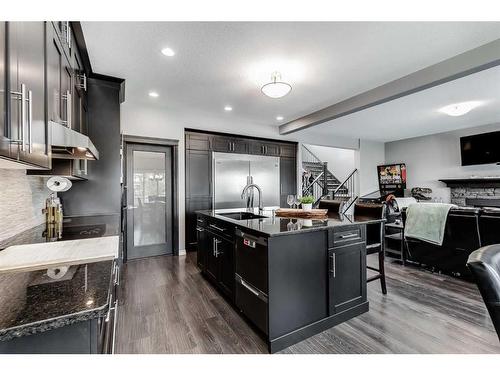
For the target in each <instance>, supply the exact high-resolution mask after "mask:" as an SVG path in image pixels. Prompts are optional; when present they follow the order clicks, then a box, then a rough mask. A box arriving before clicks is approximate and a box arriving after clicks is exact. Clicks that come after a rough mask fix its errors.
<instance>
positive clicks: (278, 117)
mask: <svg viewBox="0 0 500 375" xmlns="http://www.w3.org/2000/svg"><path fill="white" fill-rule="evenodd" d="M283 118H284V117H283V116H276V120H278V121H282V120H283Z"/></svg>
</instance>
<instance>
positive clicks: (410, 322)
mask: <svg viewBox="0 0 500 375" xmlns="http://www.w3.org/2000/svg"><path fill="white" fill-rule="evenodd" d="M375 262H376V260H375V258H372V257H369V263H375ZM386 272H387V288H388V294H387V295H385V296H384V295H383V294H382V293H381V290H380V283H379V282H376V281H375V282H372V283H369V284H368V299H369V301H370V311H369V312H367V313H365V314H363V315H361V316H359V317H357V318H354V319H351V320H350V321H348V322H346V323H342V324H340V325H338V326H336V327H333V328H331V329H329V330H327V331H325V332H322V333H320V334H318V335H316V336H313V337H311V338H309V339H307V340H305V341H302V342H300V343H298V344H295V345H293V346H291V347H289V348H287V349H285V350H283V351H282V353H500V343H499V342H498V338H497V336H496V333H495V331H494V328H493V325H492V323H491V320H490V318H489V316H488V313H487V311H486V308H485V307H484V304H483V302H482V300H481V296H480V295H479V292H478V291H477V289H476V286H475V285H474V284H471V283H468V282H465V281H462V280H458V279H455V278H452V277H448V276H443V275H438V274H432V273H429V272H427V271H423V270H421V269H418V268H414V267H411V266H407V267H402V266H401V265H399V264H397V263H393V262H391V261H390V260H389V261H388V262H387V265H386ZM122 288H123V289H122V296H121V303H120V306H119V311H118V315H119V318H118V332H117V347H116V351H117V352H118V353H267V348H266V345H265V343H264V341H263V340H262V339H261V338H260V336H258V335H257V334H256V333H255V332H254V331H253V329H252V328H250V327H249V326H248V324H247V323H246V321H245V320H244V319H243V318H242V317H241V316H240V315H239V314H238V313H236V312H235V311H234V310H233V308H232V307H231V306H230V305H229V304H228V302H226V301H225V300H224V298H222V297H221V296H220V295H219V294H218V293H217V292H216V291H215V290H214V288H213V287H212V286H211V285H210V284H209V283H208V282H207V281H206V280H205V279H204V278H203V277H202V276H201V274H200V272H199V270H198V268H197V267H196V254H194V253H188V255H187V256H185V257H155V258H146V259H141V260H135V261H131V262H129V263H127V264H126V265H125V266H124V271H123V282H122Z"/></svg>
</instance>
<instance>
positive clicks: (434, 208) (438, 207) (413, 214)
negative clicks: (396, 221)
mask: <svg viewBox="0 0 500 375" xmlns="http://www.w3.org/2000/svg"><path fill="white" fill-rule="evenodd" d="M453 207H456V206H455V205H453V204H446V203H414V204H410V205H409V206H408V208H407V209H406V223H405V238H416V239H419V240H422V241H426V242H430V243H433V244H436V245H442V244H443V238H444V229H445V227H446V219H447V218H448V212H449V211H450V209H451V208H453Z"/></svg>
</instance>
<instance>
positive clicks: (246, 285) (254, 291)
mask: <svg viewBox="0 0 500 375" xmlns="http://www.w3.org/2000/svg"><path fill="white" fill-rule="evenodd" d="M241 285H243V286H244V287H245V288H246V289H248V290H249V291H250V292H252V293H253V294H255V295H256V296H258V295H259V292H258V291H257V290H256V289H254V288H252V287H251V286H250V285H248V284H247V283H246V282H245V280H243V279H241Z"/></svg>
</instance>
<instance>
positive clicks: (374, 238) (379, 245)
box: [354, 203, 387, 294]
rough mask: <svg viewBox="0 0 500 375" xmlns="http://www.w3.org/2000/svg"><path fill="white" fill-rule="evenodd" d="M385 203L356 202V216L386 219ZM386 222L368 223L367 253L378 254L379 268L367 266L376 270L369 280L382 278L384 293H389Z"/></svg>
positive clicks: (381, 283) (381, 284)
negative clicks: (386, 265) (385, 237)
mask: <svg viewBox="0 0 500 375" xmlns="http://www.w3.org/2000/svg"><path fill="white" fill-rule="evenodd" d="M385 210H386V207H385V204H371V203H370V204H368V203H356V204H355V205H354V218H355V219H356V217H358V218H363V219H365V220H366V219H367V218H370V219H384V218H385ZM384 242H385V241H384V222H381V223H375V224H367V225H366V255H370V254H378V265H379V267H378V268H375V267H371V266H366V268H368V269H369V270H371V271H375V272H376V275H374V276H371V277H369V278H367V280H366V281H367V282H370V281H374V280H380V286H381V288H382V293H383V294H387V286H386V283H385V265H384V260H385V244H384Z"/></svg>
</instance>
